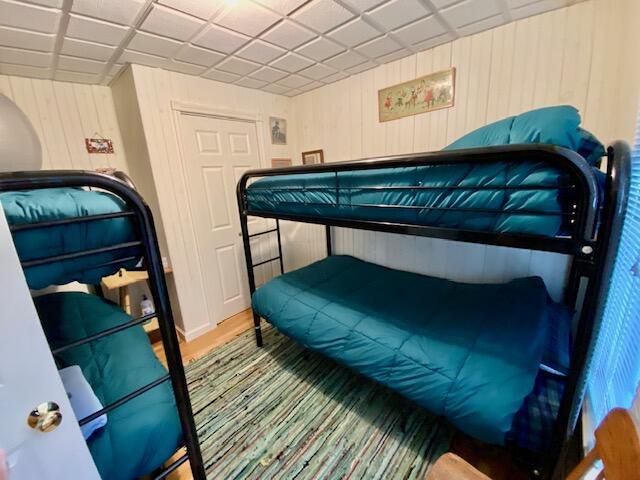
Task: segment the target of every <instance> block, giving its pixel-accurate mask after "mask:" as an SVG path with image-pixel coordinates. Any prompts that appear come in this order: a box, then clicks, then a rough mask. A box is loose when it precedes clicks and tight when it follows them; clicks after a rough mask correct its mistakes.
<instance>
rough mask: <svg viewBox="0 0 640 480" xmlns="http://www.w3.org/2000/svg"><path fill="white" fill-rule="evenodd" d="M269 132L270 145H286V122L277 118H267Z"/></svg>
mask: <svg viewBox="0 0 640 480" xmlns="http://www.w3.org/2000/svg"><path fill="white" fill-rule="evenodd" d="M269 130H270V131H271V143H272V144H273V145H286V144H287V120H286V119H284V118H278V117H269Z"/></svg>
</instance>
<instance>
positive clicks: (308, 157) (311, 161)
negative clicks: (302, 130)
mask: <svg viewBox="0 0 640 480" xmlns="http://www.w3.org/2000/svg"><path fill="white" fill-rule="evenodd" d="M302 163H303V164H304V165H315V164H317V163H324V153H323V152H322V150H309V151H308V152H302Z"/></svg>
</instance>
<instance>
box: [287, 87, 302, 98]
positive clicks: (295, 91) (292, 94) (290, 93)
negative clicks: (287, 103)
mask: <svg viewBox="0 0 640 480" xmlns="http://www.w3.org/2000/svg"><path fill="white" fill-rule="evenodd" d="M301 93H302V90H298V89H297V88H293V89H291V90H289V91H288V92H286V93H285V95H286V96H287V97H295V96H296V95H300V94H301Z"/></svg>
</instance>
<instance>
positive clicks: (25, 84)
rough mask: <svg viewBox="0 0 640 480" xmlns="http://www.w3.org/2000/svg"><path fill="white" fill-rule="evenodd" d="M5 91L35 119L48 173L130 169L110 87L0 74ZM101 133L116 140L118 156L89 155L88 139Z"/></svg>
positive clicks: (44, 166)
mask: <svg viewBox="0 0 640 480" xmlns="http://www.w3.org/2000/svg"><path fill="white" fill-rule="evenodd" d="M0 93H2V94H4V95H6V96H7V97H9V98H10V99H12V100H13V101H14V102H15V103H16V104H17V105H18V107H20V109H21V110H22V111H23V112H24V113H25V114H26V115H27V117H28V118H29V120H31V123H32V124H33V126H34V128H35V130H36V132H37V133H38V137H39V138H40V143H41V145H42V160H43V168H44V169H82V170H92V169H94V168H98V167H113V168H117V169H118V170H124V171H127V170H128V168H127V162H126V157H125V154H124V150H123V147H122V139H121V137H120V129H119V127H118V121H117V119H116V114H115V109H114V105H113V98H112V96H111V89H110V88H109V87H104V86H100V85H83V84H78V83H67V82H54V81H51V80H38V79H32V78H23V77H11V76H6V75H0ZM96 135H102V136H103V137H106V138H110V139H112V140H113V147H114V151H115V153H114V154H112V155H111V154H91V155H90V154H89V153H87V150H86V148H85V144H84V139H85V138H86V137H89V138H91V137H95V136H96Z"/></svg>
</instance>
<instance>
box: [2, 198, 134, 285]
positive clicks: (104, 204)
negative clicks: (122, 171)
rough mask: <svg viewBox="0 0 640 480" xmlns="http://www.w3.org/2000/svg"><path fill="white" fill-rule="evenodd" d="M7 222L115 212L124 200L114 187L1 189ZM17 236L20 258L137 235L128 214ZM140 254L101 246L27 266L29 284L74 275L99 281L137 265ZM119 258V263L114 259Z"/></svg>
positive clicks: (62, 281)
mask: <svg viewBox="0 0 640 480" xmlns="http://www.w3.org/2000/svg"><path fill="white" fill-rule="evenodd" d="M0 203H1V204H2V207H3V208H4V211H5V214H6V217H7V221H8V223H9V225H24V224H29V223H37V222H44V221H54V220H63V219H68V218H75V217H84V216H88V215H98V214H105V213H117V212H122V211H124V210H125V207H126V206H125V204H124V202H123V201H122V200H121V199H119V198H118V197H116V196H115V195H112V194H110V193H106V192H101V191H89V190H83V189H79V188H50V189H43V190H30V191H18V192H4V193H0ZM13 240H14V243H15V245H16V250H17V252H18V257H19V258H20V260H21V261H22V262H25V261H28V260H36V259H40V258H45V257H52V256H58V255H65V254H69V253H74V252H78V251H82V250H90V249H96V248H102V247H109V246H114V245H117V244H120V243H124V242H131V241H134V240H136V235H135V231H134V228H133V224H132V221H131V219H130V218H112V219H106V220H94V221H87V222H80V223H72V224H66V225H59V226H51V227H45V228H34V229H28V230H22V231H17V232H14V234H13ZM139 256H140V250H139V248H138V247H130V248H125V249H120V250H116V251H111V252H103V253H99V254H94V255H90V256H85V257H80V258H76V259H69V260H62V261H58V262H55V263H50V264H44V265H36V266H33V267H29V268H25V269H24V272H25V276H26V278H27V283H28V285H29V288H32V289H40V288H45V287H48V286H50V285H64V284H66V283H70V282H73V281H77V282H80V283H87V284H97V283H100V279H101V278H102V277H104V276H106V275H111V274H112V273H114V272H116V271H118V269H120V268H133V267H134V266H135V265H136V263H137V260H130V261H128V262H124V263H121V262H117V260H119V259H122V258H127V257H137V258H139ZM111 262H115V263H111Z"/></svg>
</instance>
